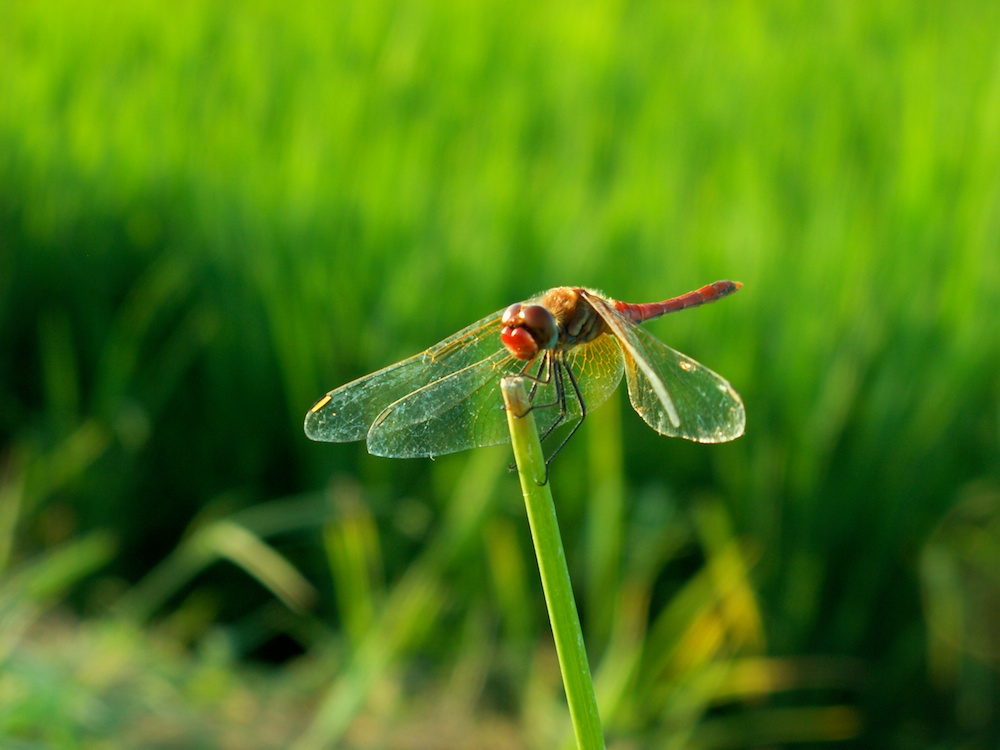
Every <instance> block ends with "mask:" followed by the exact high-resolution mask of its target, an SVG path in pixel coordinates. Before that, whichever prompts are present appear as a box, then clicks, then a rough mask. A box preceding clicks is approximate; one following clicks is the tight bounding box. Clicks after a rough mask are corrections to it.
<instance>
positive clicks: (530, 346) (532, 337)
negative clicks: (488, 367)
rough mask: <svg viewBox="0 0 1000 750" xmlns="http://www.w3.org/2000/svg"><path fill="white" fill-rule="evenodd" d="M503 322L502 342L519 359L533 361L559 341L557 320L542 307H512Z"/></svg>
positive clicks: (508, 309)
mask: <svg viewBox="0 0 1000 750" xmlns="http://www.w3.org/2000/svg"><path fill="white" fill-rule="evenodd" d="M501 322H503V324H504V327H503V330H502V331H501V332H500V340H501V341H502V342H503V344H504V346H506V347H507V349H508V350H509V351H510V353H511V354H513V355H514V356H515V357H517V358H518V359H532V358H534V357H535V356H536V355H537V354H538V352H539V351H541V350H542V349H551V348H552V347H553V346H555V344H556V341H558V340H559V330H558V327H557V326H556V321H555V318H553V317H552V313H550V312H549V311H548V310H546V309H545V308H544V307H542V306H541V305H520V304H517V305H511V306H510V307H508V308H507V310H506V311H505V312H504V314H503V318H502V319H501Z"/></svg>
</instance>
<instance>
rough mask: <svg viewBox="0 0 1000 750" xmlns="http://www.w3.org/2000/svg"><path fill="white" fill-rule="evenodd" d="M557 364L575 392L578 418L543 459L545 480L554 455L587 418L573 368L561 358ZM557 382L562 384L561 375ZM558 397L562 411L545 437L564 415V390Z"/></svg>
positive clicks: (585, 407)
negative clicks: (578, 411) (578, 405)
mask: <svg viewBox="0 0 1000 750" xmlns="http://www.w3.org/2000/svg"><path fill="white" fill-rule="evenodd" d="M558 366H559V369H560V371H561V372H565V373H566V377H567V378H569V384H570V385H571V386H573V392H574V393H575V394H576V402H577V403H578V404H580V419H579V420H577V422H576V423H575V424H574V425H573V427H572V428H571V429H570V431H569V433H567V435H566V437H564V438H563V439H562V442H561V443H559V445H558V446H556V449H555V450H554V451H552V452H551V453H550V454H549V457H548V458H546V459H545V481H546V482H547V481H548V480H549V477H548V474H549V464H550V463H552V459H553V458H555V457H556V455H557V454H558V453H559V451H561V450H562V449H563V448H565V447H566V443H568V442H569V439H570V438H571V437H573V435H575V434H576V431H577V430H579V429H580V425H582V424H583V420H584V419H586V418H587V404H586V403H585V402H584V400H583V394H582V393H581V392H580V384H579V383H577V382H576V375H574V374H573V368H572V367H570V366H569V365H567V364H566V363H565V362H563V361H561V360H560V362H559V365H558ZM558 382H559V384H560V385H562V377H559V378H558ZM560 398H561V399H562V411H561V414H560V416H559V419H558V420H556V423H555V424H554V425H552V427H550V428H549V429H548V431H546V433H545V436H546V437H548V435H549V433H550V432H552V430H553V429H555V427H556V425H558V424H559V423H560V422H562V420H563V419H565V417H566V411H567V408H566V392H565V390H563V391H562V392H561V393H560ZM544 483H545V482H543V483H542V484H544Z"/></svg>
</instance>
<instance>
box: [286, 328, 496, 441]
mask: <svg viewBox="0 0 1000 750" xmlns="http://www.w3.org/2000/svg"><path fill="white" fill-rule="evenodd" d="M502 314H503V311H502V310H499V311H497V312H495V313H493V314H492V315H488V316H486V317H485V318H483V319H482V320H480V321H478V322H476V323H473V324H472V325H470V326H467V327H466V328H463V329H462V330H461V331H459V332H458V333H455V334H453V335H451V336H449V337H448V338H446V339H444V340H443V341H441V342H440V343H437V344H435V345H434V346H432V347H431V348H430V349H427V350H426V351H424V352H421V353H420V354H417V355H415V356H413V357H410V358H409V359H405V360H403V361H402V362H397V363H396V364H394V365H390V366H389V367H386V368H384V369H381V370H379V371H378V372H374V373H372V374H371V375H365V376H364V377H362V378H358V379H357V380H354V381H352V382H350V383H348V384H347V385H343V386H341V387H340V388H337V389H335V390H332V391H330V392H329V393H327V394H326V395H325V396H324V397H323V398H321V399H320V400H319V401H317V402H316V404H314V405H313V407H312V408H311V409H310V410H309V412H308V413H307V414H306V419H305V432H306V435H307V436H308V437H309V438H311V439H312V440H322V441H326V442H332V443H344V442H350V441H352V440H364V439H365V437H366V436H367V435H368V431H369V428H370V427H371V426H372V423H373V422H374V421H375V419H376V417H378V416H379V414H380V413H382V411H383V410H384V409H385V408H386V407H387V406H388V405H389V404H392V403H393V402H395V401H398V400H400V399H402V398H403V397H404V396H406V395H407V394H409V393H412V392H413V391H416V390H418V389H419V388H421V387H423V386H424V385H426V384H427V383H431V382H434V381H436V380H439V379H441V378H444V377H446V376H448V375H450V374H452V373H454V372H456V371H460V370H463V369H466V368H468V367H469V366H470V365H474V364H475V363H477V362H481V361H483V360H486V359H489V358H490V357H491V356H494V355H497V354H498V352H499V350H502V345H501V343H500V316H501V315H502ZM502 354H506V352H502Z"/></svg>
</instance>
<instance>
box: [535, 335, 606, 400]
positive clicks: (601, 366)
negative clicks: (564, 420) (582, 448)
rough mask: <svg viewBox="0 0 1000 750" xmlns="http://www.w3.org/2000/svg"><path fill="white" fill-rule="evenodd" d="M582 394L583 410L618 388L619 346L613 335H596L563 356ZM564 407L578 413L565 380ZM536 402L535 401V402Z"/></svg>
mask: <svg viewBox="0 0 1000 750" xmlns="http://www.w3.org/2000/svg"><path fill="white" fill-rule="evenodd" d="M565 362H566V364H567V365H569V367H570V369H571V370H572V371H573V374H574V375H575V376H576V382H577V384H578V385H579V386H580V391H581V393H582V394H583V400H584V404H586V407H587V411H588V412H589V411H593V410H594V409H596V408H597V407H598V406H600V405H601V404H603V403H604V402H605V401H607V400H608V398H610V396H611V394H612V393H614V392H615V389H616V388H618V384H619V383H620V382H621V380H622V373H623V372H624V367H625V365H624V361H623V359H622V349H621V347H620V346H619V345H618V343H617V342H616V341H615V339H614V337H613V336H607V335H605V336H598V337H597V338H596V339H594V340H593V341H591V342H590V343H587V344H583V345H581V346H576V347H573V348H572V349H570V350H569V351H568V352H567V353H566V355H565ZM566 390H567V392H568V393H567V399H566V401H567V407H568V410H569V413H570V414H571V415H574V416H577V417H579V416H580V408H579V404H577V402H576V398H575V397H574V395H573V394H572V393H569V391H572V386H571V385H570V384H569V383H567V384H566ZM536 403H537V401H536Z"/></svg>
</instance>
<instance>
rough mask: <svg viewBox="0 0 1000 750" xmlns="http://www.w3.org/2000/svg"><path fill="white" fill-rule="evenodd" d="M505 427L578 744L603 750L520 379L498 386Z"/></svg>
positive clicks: (539, 453) (532, 422)
mask: <svg viewBox="0 0 1000 750" xmlns="http://www.w3.org/2000/svg"><path fill="white" fill-rule="evenodd" d="M500 389H501V391H502V392H503V400H504V404H505V406H506V408H507V424H508V426H509V427H510V438H511V443H512V444H513V446H514V461H515V462H516V463H517V473H518V476H519V477H520V480H521V492H522V493H523V494H524V505H525V508H526V509H527V511H528V524H529V525H530V527H531V538H532V541H533V542H534V545H535V556H536V557H537V558H538V572H539V573H540V574H541V578H542V590H543V591H544V592H545V605H546V606H547V607H548V610H549V621H550V622H551V624H552V636H553V639H554V640H555V644H556V653H557V654H558V656H559V668H560V670H561V671H562V677H563V685H564V686H565V688H566V700H567V702H568V703H569V713H570V718H571V720H572V722H573V731H574V732H575V733H576V741H577V746H578V747H580V748H586V750H593V749H596V748H604V746H605V745H604V733H603V732H602V730H601V717H600V715H599V714H598V711H597V697H596V696H595V694H594V682H593V680H592V679H591V676H590V665H589V664H588V662H587V650H586V648H585V647H584V642H583V631H582V629H581V628H580V617H579V614H578V613H577V609H576V601H575V600H574V598H573V587H572V585H571V584H570V579H569V569H568V568H567V567H566V555H565V553H564V552H563V544H562V538H561V537H560V535H559V521H558V519H557V518H556V506H555V502H554V501H553V500H552V490H551V487H550V485H549V483H548V481H547V479H548V469H547V467H546V465H545V454H544V453H542V444H541V442H540V441H539V439H538V430H537V429H536V427H535V420H534V417H532V415H531V411H530V410H529V403H528V396H527V394H526V393H525V390H524V381H523V380H522V379H521V378H510V377H508V378H504V379H503V380H502V381H501V382H500Z"/></svg>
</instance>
